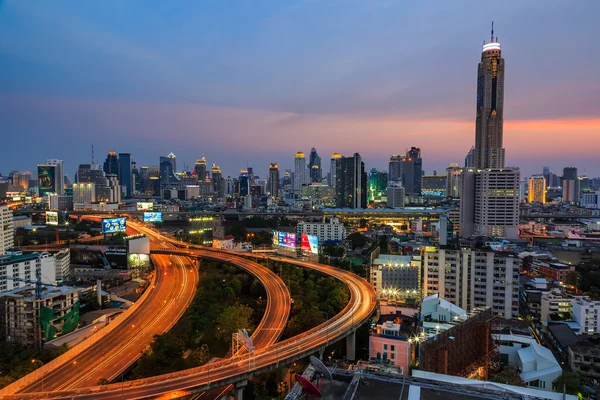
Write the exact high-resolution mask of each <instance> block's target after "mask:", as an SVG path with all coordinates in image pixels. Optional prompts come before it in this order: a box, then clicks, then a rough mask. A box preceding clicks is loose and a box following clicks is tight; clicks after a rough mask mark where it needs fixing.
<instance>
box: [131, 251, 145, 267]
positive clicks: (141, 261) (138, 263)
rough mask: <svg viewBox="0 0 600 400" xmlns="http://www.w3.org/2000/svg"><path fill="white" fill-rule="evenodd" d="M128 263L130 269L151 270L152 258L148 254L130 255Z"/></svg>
mask: <svg viewBox="0 0 600 400" xmlns="http://www.w3.org/2000/svg"><path fill="white" fill-rule="evenodd" d="M127 262H128V264H129V268H150V256H149V255H148V254H129V255H128V256H127Z"/></svg>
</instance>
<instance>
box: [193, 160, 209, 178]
mask: <svg viewBox="0 0 600 400" xmlns="http://www.w3.org/2000/svg"><path fill="white" fill-rule="evenodd" d="M194 175H196V176H197V177H198V182H204V180H205V179H206V158H204V156H202V158H201V159H199V160H198V161H196V164H195V165H194Z"/></svg>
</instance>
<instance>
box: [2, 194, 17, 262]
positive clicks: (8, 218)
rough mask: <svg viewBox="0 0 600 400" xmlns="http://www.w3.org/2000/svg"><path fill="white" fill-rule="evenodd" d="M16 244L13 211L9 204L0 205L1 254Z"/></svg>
mask: <svg viewBox="0 0 600 400" xmlns="http://www.w3.org/2000/svg"><path fill="white" fill-rule="evenodd" d="M14 245H15V230H14V224H13V212H12V210H11V209H10V208H8V207H7V206H2V205H0V256H3V255H4V253H5V252H6V250H8V249H10V248H12V247H13V246H14Z"/></svg>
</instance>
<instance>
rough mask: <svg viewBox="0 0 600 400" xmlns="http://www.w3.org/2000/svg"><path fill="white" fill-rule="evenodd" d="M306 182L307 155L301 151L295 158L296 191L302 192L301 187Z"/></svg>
mask: <svg viewBox="0 0 600 400" xmlns="http://www.w3.org/2000/svg"><path fill="white" fill-rule="evenodd" d="M305 183H306V157H305V156H304V153H303V152H301V151H299V152H297V153H296V157H295V158H294V192H296V193H300V188H301V187H302V185H304V184H305Z"/></svg>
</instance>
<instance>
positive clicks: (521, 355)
mask: <svg viewBox="0 0 600 400" xmlns="http://www.w3.org/2000/svg"><path fill="white" fill-rule="evenodd" d="M517 353H518V359H517V366H518V367H519V370H520V371H521V378H522V379H523V381H524V382H525V383H526V384H527V386H529V387H534V388H538V389H542V390H547V391H549V392H551V391H552V389H553V388H552V382H554V381H555V380H556V379H557V378H558V377H559V376H561V375H562V372H563V371H562V368H561V367H560V364H559V363H558V361H556V358H554V354H552V352H551V351H550V350H549V349H547V348H545V347H544V346H542V345H540V344H537V343H532V344H531V346H529V347H526V348H523V349H520V350H519V351H518V352H517Z"/></svg>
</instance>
